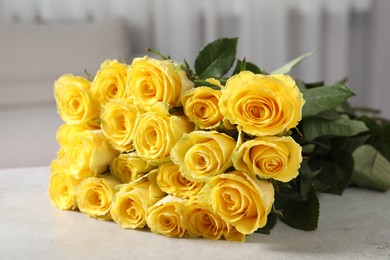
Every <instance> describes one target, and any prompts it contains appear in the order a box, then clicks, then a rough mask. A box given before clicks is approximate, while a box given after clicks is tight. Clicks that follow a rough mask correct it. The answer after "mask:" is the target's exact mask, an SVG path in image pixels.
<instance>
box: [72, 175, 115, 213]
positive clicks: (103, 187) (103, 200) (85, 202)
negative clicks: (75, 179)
mask: <svg viewBox="0 0 390 260" xmlns="http://www.w3.org/2000/svg"><path fill="white" fill-rule="evenodd" d="M118 184H119V182H118V181H117V180H116V179H115V178H114V177H113V176H112V175H110V174H106V175H102V176H100V177H89V178H86V179H84V180H82V181H81V182H80V184H79V185H78V187H77V205H78V206H79V209H80V211H81V212H83V213H85V214H87V215H88V216H90V217H91V218H96V219H101V220H111V219H112V218H111V214H110V210H111V205H112V198H113V196H114V188H115V186H116V185H118Z"/></svg>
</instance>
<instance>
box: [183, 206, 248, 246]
mask: <svg viewBox="0 0 390 260" xmlns="http://www.w3.org/2000/svg"><path fill="white" fill-rule="evenodd" d="M183 219H184V225H185V226H186V227H187V229H188V233H189V234H190V236H193V237H203V238H208V239H213V240H218V239H220V238H221V237H222V236H224V235H225V234H226V235H228V234H229V231H230V229H231V228H232V227H231V226H230V225H229V224H228V223H226V221H225V220H223V219H222V218H221V217H220V216H219V215H218V214H216V213H215V212H214V210H213V209H212V208H211V205H209V204H208V203H205V202H202V201H192V200H191V201H188V202H187V203H186V205H185V207H183ZM243 237H244V235H242V237H241V238H243ZM239 241H242V240H239Z"/></svg>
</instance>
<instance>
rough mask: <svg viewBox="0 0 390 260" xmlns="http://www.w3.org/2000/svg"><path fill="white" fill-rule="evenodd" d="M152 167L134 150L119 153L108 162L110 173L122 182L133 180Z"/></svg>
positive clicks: (152, 167)
mask: <svg viewBox="0 0 390 260" xmlns="http://www.w3.org/2000/svg"><path fill="white" fill-rule="evenodd" d="M154 168H156V167H155V166H153V165H151V164H149V163H148V162H147V161H145V160H143V159H142V158H141V157H140V156H139V155H138V154H137V153H136V152H132V153H122V154H119V155H118V157H116V158H114V160H113V161H112V162H111V164H110V171H111V174H112V175H113V176H115V177H116V178H117V179H119V180H121V182H122V183H128V182H131V181H135V180H136V179H138V178H140V177H142V176H143V175H145V174H146V173H148V172H149V171H151V170H153V169H154Z"/></svg>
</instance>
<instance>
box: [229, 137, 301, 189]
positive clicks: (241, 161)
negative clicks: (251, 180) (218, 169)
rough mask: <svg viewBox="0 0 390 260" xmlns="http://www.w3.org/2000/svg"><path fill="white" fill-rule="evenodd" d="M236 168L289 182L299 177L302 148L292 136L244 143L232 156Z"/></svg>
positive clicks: (261, 138) (264, 138) (265, 138)
mask: <svg viewBox="0 0 390 260" xmlns="http://www.w3.org/2000/svg"><path fill="white" fill-rule="evenodd" d="M232 161H233V163H234V167H235V168H236V169H237V170H240V171H244V172H247V173H248V174H257V176H259V177H260V178H265V179H269V178H273V179H275V180H278V181H282V182H289V181H291V180H292V179H294V178H295V177H297V176H298V169H299V167H300V165H301V162H302V148H301V146H300V145H299V144H297V143H296V142H295V141H294V139H293V138H292V137H290V136H288V137H287V136H284V137H277V136H264V137H256V138H255V139H252V140H249V141H246V142H244V143H243V144H242V145H241V146H240V147H238V148H237V149H236V150H235V151H234V152H233V155H232Z"/></svg>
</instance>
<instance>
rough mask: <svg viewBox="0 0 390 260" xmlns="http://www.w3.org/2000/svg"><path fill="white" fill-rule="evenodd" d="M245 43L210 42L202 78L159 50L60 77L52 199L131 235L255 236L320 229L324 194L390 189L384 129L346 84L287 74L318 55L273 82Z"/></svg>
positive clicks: (276, 74) (389, 143) (389, 145)
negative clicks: (353, 101) (359, 107)
mask: <svg viewBox="0 0 390 260" xmlns="http://www.w3.org/2000/svg"><path fill="white" fill-rule="evenodd" d="M237 42H238V39H237V38H222V39H218V40H215V41H213V42H211V43H209V44H208V45H206V46H205V47H204V48H203V49H202V50H201V51H200V52H199V54H198V56H197V58H196V60H195V67H194V69H192V68H190V66H189V65H188V63H187V62H186V60H184V62H183V63H178V62H175V61H172V60H171V59H170V57H169V56H168V57H165V56H163V55H162V54H160V53H159V52H157V51H154V50H149V51H150V52H151V53H152V55H153V56H154V58H151V57H148V56H145V57H140V58H135V59H134V60H133V61H132V63H131V64H130V65H128V64H126V63H121V62H118V61H117V60H106V61H104V62H103V63H102V64H101V66H100V69H99V70H98V71H97V73H96V75H95V76H94V77H92V76H90V75H89V74H88V73H87V76H86V77H81V76H74V75H71V74H65V75H63V76H61V77H60V78H58V79H57V80H56V82H55V84H54V95H55V99H56V102H57V108H58V113H59V115H60V116H61V118H62V120H63V121H64V124H63V125H61V126H60V127H59V129H58V131H57V136H56V139H57V142H58V143H59V145H60V149H59V151H58V156H57V158H56V159H55V160H53V162H52V164H51V167H50V171H51V173H50V184H49V196H50V199H51V201H52V203H53V204H54V205H55V206H56V207H57V208H59V209H66V210H79V211H80V212H82V213H85V214H87V215H88V216H90V217H92V218H96V219H101V220H113V221H115V222H116V223H117V224H118V225H119V226H120V227H122V228H127V229H139V228H149V229H150V230H151V231H152V232H154V233H157V234H162V235H165V236H170V237H183V236H190V237H204V238H208V239H220V238H224V239H226V240H233V241H244V240H245V236H246V235H249V234H252V233H254V232H259V233H265V234H269V233H270V231H271V229H272V228H273V227H274V226H275V224H276V222H277V220H278V219H279V220H281V221H282V222H284V223H286V224H287V225H289V226H291V227H293V228H296V229H301V230H315V229H316V228H317V225H318V218H319V205H320V204H319V200H318V197H317V194H318V193H319V192H327V193H333V194H339V195H341V194H342V192H343V191H344V189H346V188H347V187H348V186H350V185H358V186H363V187H366V188H373V189H377V190H382V191H384V190H387V189H388V188H389V187H390V173H389V169H390V164H389V160H390V124H389V123H388V122H387V121H386V120H382V119H379V118H377V117H375V114H372V113H371V114H370V116H367V115H362V114H361V113H359V111H356V110H355V109H353V108H352V107H351V106H349V105H348V103H347V99H348V98H350V97H351V96H353V93H352V92H351V91H350V90H349V89H348V88H347V87H346V86H345V85H344V82H340V83H337V84H334V85H324V83H323V82H316V83H305V82H303V81H300V80H294V79H293V78H292V77H291V76H289V75H288V73H289V72H290V70H291V69H292V68H293V67H294V66H296V65H297V64H298V63H299V62H301V61H302V60H303V59H305V58H306V57H307V56H309V55H310V54H305V55H303V56H301V57H298V58H297V59H295V60H293V61H291V62H289V63H287V64H286V65H284V66H282V67H281V68H279V69H277V70H275V71H273V72H271V73H268V72H265V71H263V70H262V69H260V68H259V67H258V66H256V65H255V64H253V63H251V62H248V61H246V59H242V60H240V59H236V47H237Z"/></svg>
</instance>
